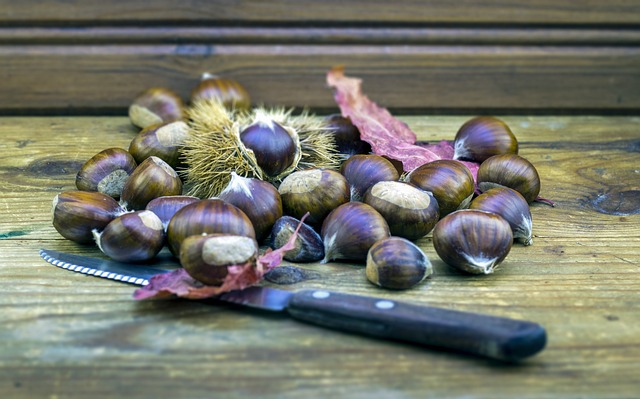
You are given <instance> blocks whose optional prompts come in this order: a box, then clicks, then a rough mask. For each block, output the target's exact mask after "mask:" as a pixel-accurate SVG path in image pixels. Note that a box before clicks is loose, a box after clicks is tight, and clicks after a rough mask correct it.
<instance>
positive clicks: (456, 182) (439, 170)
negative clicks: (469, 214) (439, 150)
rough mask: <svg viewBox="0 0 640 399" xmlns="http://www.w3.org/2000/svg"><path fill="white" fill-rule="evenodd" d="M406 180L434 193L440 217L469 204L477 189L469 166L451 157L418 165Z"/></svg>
mask: <svg viewBox="0 0 640 399" xmlns="http://www.w3.org/2000/svg"><path fill="white" fill-rule="evenodd" d="M406 180H407V181H408V182H409V183H411V184H413V185H414V186H416V187H418V188H420V189H422V190H425V191H428V192H430V193H431V194H433V196H434V197H435V198H436V200H437V201H438V207H439V210H440V218H442V217H444V216H446V215H448V214H449V213H451V212H453V211H455V210H458V209H464V208H466V207H467V206H469V202H471V199H472V198H473V193H474V191H475V182H474V180H473V175H472V174H471V171H470V170H469V168H467V167H466V166H465V165H464V164H462V163H461V162H458V161H455V160H451V159H440V160H437V161H433V162H429V163H426V164H424V165H421V166H418V167H417V168H415V169H414V170H412V171H411V172H410V173H409V174H408V175H407V177H406Z"/></svg>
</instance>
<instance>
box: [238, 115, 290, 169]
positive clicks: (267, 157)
mask: <svg viewBox="0 0 640 399" xmlns="http://www.w3.org/2000/svg"><path fill="white" fill-rule="evenodd" d="M240 140H241V141H242V144H244V145H245V147H247V148H249V149H250V150H251V151H253V154H254V155H255V158H256V162H257V163H258V166H259V167H260V169H262V171H263V172H264V173H265V174H266V175H267V176H269V177H275V176H278V175H279V174H281V173H282V172H284V171H285V170H287V169H289V168H290V167H291V165H292V164H293V163H294V161H295V159H296V155H297V151H298V149H297V144H296V141H295V140H294V138H293V137H292V136H291V134H290V133H289V132H288V131H287V130H286V129H285V128H284V127H283V126H282V125H280V124H279V123H277V122H275V121H273V120H271V119H268V118H260V119H258V120H256V121H255V122H254V123H253V124H251V125H249V126H247V127H246V128H244V129H243V130H242V131H241V132H240Z"/></svg>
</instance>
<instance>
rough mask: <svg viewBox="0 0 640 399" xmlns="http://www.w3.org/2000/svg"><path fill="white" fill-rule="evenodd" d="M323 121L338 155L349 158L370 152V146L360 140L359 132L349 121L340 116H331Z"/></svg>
mask: <svg viewBox="0 0 640 399" xmlns="http://www.w3.org/2000/svg"><path fill="white" fill-rule="evenodd" d="M325 121H326V123H327V129H328V130H329V131H330V132H331V133H332V135H333V138H334V139H335V143H336V147H337V150H338V152H339V153H341V154H344V155H346V156H347V157H350V156H353V155H356V154H369V153H370V152H371V145H370V144H369V143H367V142H366V141H363V140H361V139H360V130H358V128H357V127H356V126H355V125H354V124H353V123H351V119H349V118H348V117H344V116H342V115H340V114H332V115H329V116H327V117H325Z"/></svg>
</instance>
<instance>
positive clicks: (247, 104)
mask: <svg viewBox="0 0 640 399" xmlns="http://www.w3.org/2000/svg"><path fill="white" fill-rule="evenodd" d="M214 99H215V100H217V101H220V102H221V103H222V104H223V105H224V106H225V107H227V108H230V109H238V110H248V109H249V108H251V97H250V96H249V92H248V91H247V89H245V88H244V86H242V85H241V84H240V83H239V82H238V81H236V80H234V79H231V78H223V77H218V76H216V75H214V74H211V73H208V72H206V73H203V74H202V77H201V79H200V82H199V83H198V84H197V85H196V87H194V88H193V90H192V91H191V103H192V104H193V103H195V102H197V101H201V100H214Z"/></svg>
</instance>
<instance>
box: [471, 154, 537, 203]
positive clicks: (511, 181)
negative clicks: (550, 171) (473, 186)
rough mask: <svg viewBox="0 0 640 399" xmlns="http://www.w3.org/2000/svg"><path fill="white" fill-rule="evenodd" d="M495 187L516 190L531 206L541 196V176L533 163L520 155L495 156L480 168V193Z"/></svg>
mask: <svg viewBox="0 0 640 399" xmlns="http://www.w3.org/2000/svg"><path fill="white" fill-rule="evenodd" d="M494 187H509V188H511V189H514V190H516V191H517V192H519V193H520V194H522V196H523V197H524V199H525V200H527V203H529V204H530V203H532V202H533V201H534V200H536V198H538V194H540V175H538V171H537V170H536V168H535V166H533V164H532V163H531V162H529V161H528V160H527V159H525V158H523V157H521V156H519V155H516V154H503V155H495V156H493V157H491V158H488V159H487V160H486V161H484V162H482V163H481V164H480V167H479V168H478V188H479V189H480V191H482V192H485V191H487V190H489V189H492V188H494Z"/></svg>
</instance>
